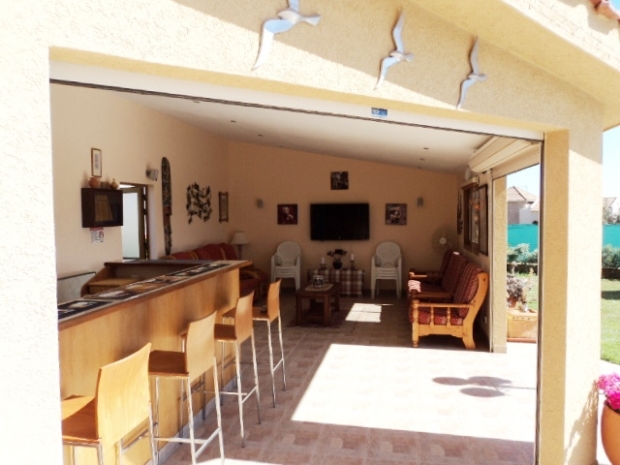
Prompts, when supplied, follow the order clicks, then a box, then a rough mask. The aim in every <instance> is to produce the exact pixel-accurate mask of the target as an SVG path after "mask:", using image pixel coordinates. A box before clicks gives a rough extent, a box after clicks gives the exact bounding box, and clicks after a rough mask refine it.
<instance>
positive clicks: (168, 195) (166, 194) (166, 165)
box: [161, 157, 172, 255]
mask: <svg viewBox="0 0 620 465" xmlns="http://www.w3.org/2000/svg"><path fill="white" fill-rule="evenodd" d="M161 200H162V210H163V215H164V244H165V246H166V255H170V253H171V252H172V221H171V219H170V217H171V216H172V181H171V175H170V162H169V161H168V159H167V158H166V157H163V158H162V159H161Z"/></svg>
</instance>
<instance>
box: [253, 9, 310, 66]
mask: <svg viewBox="0 0 620 465" xmlns="http://www.w3.org/2000/svg"><path fill="white" fill-rule="evenodd" d="M278 17H279V18H280V19H268V20H267V21H265V22H264V23H263V31H262V33H261V38H260V49H259V50H258V58H257V59H256V63H254V67H253V68H252V70H255V69H256V68H258V67H259V66H260V65H262V64H263V62H265V61H266V60H267V57H268V56H269V52H270V51H271V44H272V42H273V36H274V35H276V34H279V33H281V32H286V31H288V30H289V29H291V28H292V27H293V26H295V25H296V24H298V23H301V22H304V23H308V24H310V25H312V26H316V25H317V24H319V20H320V19H321V16H320V15H313V16H304V15H302V14H301V13H299V0H288V8H287V9H285V10H281V11H279V12H278Z"/></svg>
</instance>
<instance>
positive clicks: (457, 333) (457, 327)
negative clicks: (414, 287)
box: [409, 260, 489, 349]
mask: <svg viewBox="0 0 620 465" xmlns="http://www.w3.org/2000/svg"><path fill="white" fill-rule="evenodd" d="M488 287H489V275H488V273H486V272H484V271H483V270H482V268H480V267H479V266H478V265H477V264H475V263H473V262H470V261H468V260H466V261H465V265H464V267H463V271H462V272H461V274H460V276H459V277H458V280H457V281H456V287H455V290H454V294H452V298H451V299H449V301H443V302H437V301H436V300H433V299H432V298H431V299H429V300H428V301H424V300H422V299H421V298H420V297H419V296H423V295H425V294H422V293H419V292H416V291H413V292H411V293H410V296H409V321H410V322H411V339H412V343H413V346H414V347H417V346H418V342H419V340H420V337H422V336H428V335H431V334H440V335H450V336H454V337H458V338H460V339H462V340H463V343H464V345H465V348H467V349H474V348H475V347H476V345H475V343H474V338H473V326H474V321H475V319H476V315H477V314H478V311H479V310H480V307H481V306H482V302H483V301H484V299H485V297H486V294H487V290H488ZM427 295H428V294H427Z"/></svg>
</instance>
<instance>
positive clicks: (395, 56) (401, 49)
mask: <svg viewBox="0 0 620 465" xmlns="http://www.w3.org/2000/svg"><path fill="white" fill-rule="evenodd" d="M403 24H405V15H403V12H402V11H401V12H400V16H399V18H398V22H397V23H396V25H395V26H394V29H393V30H392V38H393V39H394V45H396V50H394V51H393V52H392V53H390V54H389V55H388V56H387V57H385V58H384V59H383V60H381V71H380V73H379V79H378V80H377V84H376V85H375V90H376V89H377V87H379V85H380V84H381V83H382V82H383V80H384V79H385V75H386V74H387V70H388V68H389V67H390V66H392V65H395V64H396V63H400V62H401V61H412V60H413V53H405V46H404V45H403V39H402V32H403Z"/></svg>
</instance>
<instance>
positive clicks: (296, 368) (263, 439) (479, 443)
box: [165, 291, 608, 465]
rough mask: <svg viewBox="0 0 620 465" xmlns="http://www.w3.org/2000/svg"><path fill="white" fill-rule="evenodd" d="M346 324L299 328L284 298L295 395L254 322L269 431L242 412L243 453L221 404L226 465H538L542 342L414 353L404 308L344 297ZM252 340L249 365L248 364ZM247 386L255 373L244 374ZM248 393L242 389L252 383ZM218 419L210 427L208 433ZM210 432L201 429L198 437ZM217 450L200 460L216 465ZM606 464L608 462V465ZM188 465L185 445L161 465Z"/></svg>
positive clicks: (289, 297) (231, 403)
mask: <svg viewBox="0 0 620 465" xmlns="http://www.w3.org/2000/svg"><path fill="white" fill-rule="evenodd" d="M341 303H342V306H343V311H344V312H347V311H348V310H349V309H350V311H349V313H348V315H347V317H346V320H345V321H344V322H343V323H342V325H340V326H334V327H330V328H323V327H318V326H317V327H297V326H293V325H292V321H293V319H294V296H293V293H292V292H291V291H285V292H284V293H283V295H282V312H283V319H284V328H283V332H284V349H285V355H286V377H287V390H286V391H282V379H281V374H280V373H277V374H278V375H279V376H280V377H279V378H278V379H277V392H276V395H277V407H276V408H275V409H274V408H273V406H272V400H271V380H270V376H269V371H268V369H267V368H266V367H267V366H268V351H267V343H266V329H265V325H259V326H256V338H257V340H256V344H257V350H258V363H259V375H260V388H261V402H260V405H261V413H262V424H260V425H259V424H258V423H257V412H256V402H255V401H254V399H250V400H248V402H246V404H245V415H244V418H245V425H246V447H245V448H242V447H241V439H240V436H239V420H238V406H237V402H236V400H235V398H231V397H229V396H227V397H226V398H225V400H224V405H223V410H222V416H223V428H224V444H225V455H226V463H227V464H248V465H249V464H282V465H283V464H324V465H330V464H338V465H348V464H355V465H358V464H359V465H378V464H390V465H400V464H402V465H404V464H408V465H448V464H450V465H451V464H454V465H456V464H458V465H470V464H471V465H474V464H475V465H526V464H527V465H531V464H533V463H534V460H533V447H534V446H533V442H534V431H535V394H536V372H535V360H536V345H535V344H517V343H511V344H509V349H508V353H507V354H491V353H488V352H487V348H486V347H484V341H481V340H480V338H478V339H477V343H478V345H479V349H478V350H476V351H473V352H472V351H466V350H464V348H463V347H462V345H461V342H460V341H459V340H458V339H455V338H450V337H427V338H423V339H422V340H421V341H420V347H419V348H417V349H414V348H412V347H411V341H410V336H411V327H410V325H409V322H408V319H407V313H406V309H405V301H404V300H403V301H401V300H396V299H395V298H394V297H393V296H390V295H382V296H381V298H379V299H376V300H375V301H373V300H370V299H367V298H364V299H355V298H347V297H344V298H342V302H341ZM250 353H251V352H250V347H249V343H246V344H244V352H243V354H244V355H243V357H242V359H245V360H246V361H249V360H251V358H250V357H251V355H250ZM246 374H247V375H248V376H245V379H246V380H251V366H246V367H245V368H244V375H246ZM244 385H245V382H244ZM214 422H215V414H211V415H210V416H209V417H208V418H207V421H206V423H205V425H203V427H204V426H206V427H207V428H209V429H208V430H209V431H211V430H212V428H213V424H214ZM201 429H202V428H200V427H199V428H198V434H200V432H201ZM216 457H219V450H218V447H217V443H216V442H214V443H213V444H212V445H211V446H209V448H208V449H207V450H206V451H205V452H204V453H203V454H202V456H201V457H200V458H199V463H201V464H216V463H219V459H216ZM603 457H604V454H603V456H602V457H601V458H599V460H600V462H599V463H601V464H606V463H608V462H606V461H605V460H606V459H604V458H603ZM188 463H191V460H190V456H189V448H188V446H180V447H179V448H178V449H176V450H175V451H174V453H173V454H172V455H171V456H170V458H168V460H167V461H166V462H165V465H180V464H188Z"/></svg>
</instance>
